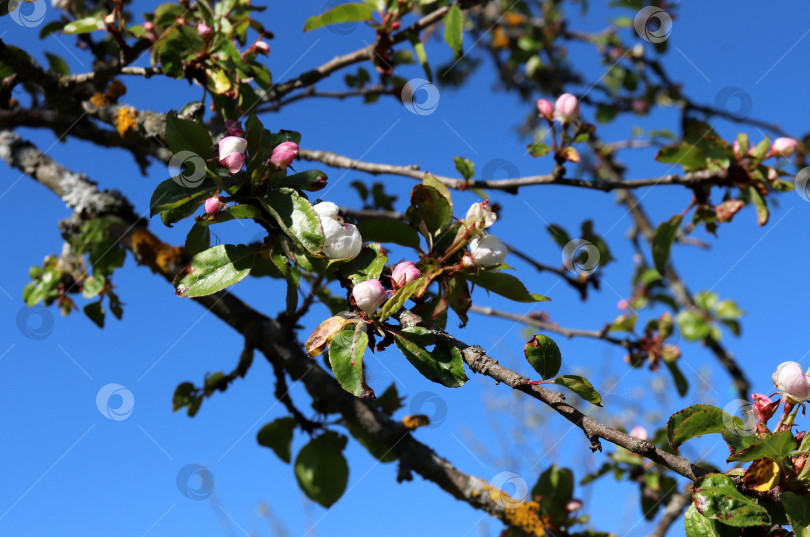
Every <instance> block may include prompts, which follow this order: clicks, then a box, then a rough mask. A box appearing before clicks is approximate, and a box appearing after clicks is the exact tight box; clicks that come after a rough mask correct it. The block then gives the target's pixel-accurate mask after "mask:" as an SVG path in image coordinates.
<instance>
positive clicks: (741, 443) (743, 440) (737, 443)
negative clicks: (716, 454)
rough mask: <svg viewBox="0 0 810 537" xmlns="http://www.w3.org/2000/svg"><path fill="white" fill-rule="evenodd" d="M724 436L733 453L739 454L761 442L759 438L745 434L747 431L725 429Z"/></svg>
mask: <svg viewBox="0 0 810 537" xmlns="http://www.w3.org/2000/svg"><path fill="white" fill-rule="evenodd" d="M722 435H723V440H725V441H726V444H728V449H729V451H731V453H738V452H740V451H742V450H744V449H745V448H747V447H750V446H753V445H754V444H756V443H757V442H759V437H758V436H756V435H748V434H745V431H738V430H732V429H724V430H723V432H722Z"/></svg>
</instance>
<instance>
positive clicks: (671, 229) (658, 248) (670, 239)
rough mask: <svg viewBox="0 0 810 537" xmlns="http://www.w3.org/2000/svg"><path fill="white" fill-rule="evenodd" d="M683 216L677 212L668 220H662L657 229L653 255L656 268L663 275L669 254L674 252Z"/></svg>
mask: <svg viewBox="0 0 810 537" xmlns="http://www.w3.org/2000/svg"><path fill="white" fill-rule="evenodd" d="M682 220H683V217H682V216H681V215H679V214H676V215H675V216H673V217H672V218H670V219H669V220H667V221H666V222H662V223H661V224H660V225H659V226H658V229H656V230H655V237H653V242H652V255H653V262H654V263H655V268H656V270H657V271H658V273H659V274H661V275H662V276H663V275H665V274H666V273H667V265H668V264H669V255H670V253H671V252H672V244H673V243H674V242H675V237H676V236H677V235H678V228H680V227H681V221H682Z"/></svg>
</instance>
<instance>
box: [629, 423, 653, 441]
mask: <svg viewBox="0 0 810 537" xmlns="http://www.w3.org/2000/svg"><path fill="white" fill-rule="evenodd" d="M630 436H635V437H636V438H640V439H641V440H649V439H650V433H648V432H647V429H645V428H644V427H642V426H641V425H636V426H635V427H633V429H632V430H631V431H630Z"/></svg>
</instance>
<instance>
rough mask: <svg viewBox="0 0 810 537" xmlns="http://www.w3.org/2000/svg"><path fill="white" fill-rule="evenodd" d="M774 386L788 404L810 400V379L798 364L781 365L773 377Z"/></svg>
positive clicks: (785, 363) (786, 363)
mask: <svg viewBox="0 0 810 537" xmlns="http://www.w3.org/2000/svg"><path fill="white" fill-rule="evenodd" d="M771 379H772V380H773V385H774V386H776V389H777V390H779V391H780V392H782V395H783V396H785V398H787V400H788V402H791V403H801V402H803V401H807V400H808V399H810V377H808V376H807V375H805V374H804V371H802V367H801V366H800V365H799V364H798V363H796V362H783V363H781V364H779V366H778V367H777V368H776V371H774V373H773V375H772V376H771Z"/></svg>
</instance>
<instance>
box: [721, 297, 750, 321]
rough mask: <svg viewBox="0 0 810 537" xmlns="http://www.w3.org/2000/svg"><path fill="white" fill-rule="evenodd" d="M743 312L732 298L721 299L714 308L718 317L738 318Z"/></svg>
mask: <svg viewBox="0 0 810 537" xmlns="http://www.w3.org/2000/svg"><path fill="white" fill-rule="evenodd" d="M744 314H745V312H744V311H743V310H741V309H740V307H739V306H737V303H736V302H734V301H733V300H721V301H720V302H718V303H717V309H716V310H715V315H716V317H717V318H718V319H739V318H740V317H742V316H743V315H744Z"/></svg>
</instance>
